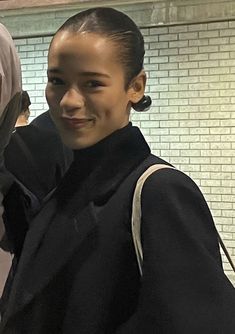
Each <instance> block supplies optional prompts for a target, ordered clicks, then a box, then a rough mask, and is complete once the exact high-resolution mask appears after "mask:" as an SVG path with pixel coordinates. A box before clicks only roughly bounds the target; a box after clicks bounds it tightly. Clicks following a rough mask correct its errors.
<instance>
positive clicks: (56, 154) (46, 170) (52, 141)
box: [4, 123, 73, 201]
mask: <svg viewBox="0 0 235 334" xmlns="http://www.w3.org/2000/svg"><path fill="white" fill-rule="evenodd" d="M4 159H5V166H6V168H7V169H8V170H9V171H10V172H11V173H12V174H13V175H14V176H15V178H16V179H17V180H18V181H20V182H21V183H22V184H23V185H24V186H25V187H26V188H27V189H28V190H29V191H30V192H32V193H33V194H34V195H35V196H36V197H37V198H38V199H39V200H40V201H41V200H43V198H44V197H45V196H47V195H48V193H49V192H50V191H51V190H52V189H54V188H55V187H56V186H57V184H58V183H59V182H60V180H61V178H62V177H63V175H64V173H65V172H66V170H67V169H68V167H69V166H70V164H71V162H72V160H73V152H72V151H71V150H70V149H68V148H66V147H65V146H64V145H63V144H62V141H61V139H60V137H59V135H58V133H56V132H55V131H49V130H44V129H43V128H40V127H38V126H35V125H33V124H31V123H30V124H29V125H27V126H22V127H17V128H16V131H15V132H14V133H13V134H12V136H11V140H10V142H9V144H8V146H7V148H6V149H5V152H4Z"/></svg>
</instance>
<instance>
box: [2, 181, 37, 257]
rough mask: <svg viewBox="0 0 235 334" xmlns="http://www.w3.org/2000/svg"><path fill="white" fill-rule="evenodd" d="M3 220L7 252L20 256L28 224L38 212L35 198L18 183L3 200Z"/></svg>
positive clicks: (15, 183)
mask: <svg viewBox="0 0 235 334" xmlns="http://www.w3.org/2000/svg"><path fill="white" fill-rule="evenodd" d="M3 206H4V214H3V220H4V224H5V230H6V238H5V239H7V242H5V244H6V245H7V247H8V250H9V251H10V252H12V253H14V254H15V256H16V257H19V256H20V253H21V250H22V247H23V243H24V239H25V235H26V233H27V230H28V226H29V222H30V220H31V219H32V217H33V215H34V214H35V213H36V212H37V211H38V210H39V207H40V203H39V202H38V200H37V198H36V197H35V196H34V195H33V194H32V193H31V192H30V191H28V190H27V189H26V188H24V187H23V185H22V186H21V185H20V184H19V183H17V182H14V183H13V185H12V186H11V188H10V189H9V191H8V193H7V195H6V196H5V197H4V200H3Z"/></svg>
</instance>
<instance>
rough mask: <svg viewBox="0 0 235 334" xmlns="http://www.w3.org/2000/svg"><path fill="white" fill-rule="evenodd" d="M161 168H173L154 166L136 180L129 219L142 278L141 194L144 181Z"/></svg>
mask: <svg viewBox="0 0 235 334" xmlns="http://www.w3.org/2000/svg"><path fill="white" fill-rule="evenodd" d="M163 168H173V169H174V167H172V166H168V165H164V164H155V165H152V166H150V167H149V168H147V169H146V171H145V172H144V173H143V174H142V175H141V176H140V178H139V179H138V181H137V183H136V186H135V191H134V195H133V201H132V217H131V228H132V237H133V242H134V247H135V252H136V257H137V261H138V266H139V271H140V275H141V276H142V275H143V273H142V264H143V250H142V245H141V236H140V227H141V192H142V188H143V185H144V182H145V180H146V179H147V178H148V177H149V176H150V175H151V174H152V173H154V172H156V171H158V170H160V169H163Z"/></svg>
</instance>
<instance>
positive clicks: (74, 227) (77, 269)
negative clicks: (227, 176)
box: [0, 8, 235, 334]
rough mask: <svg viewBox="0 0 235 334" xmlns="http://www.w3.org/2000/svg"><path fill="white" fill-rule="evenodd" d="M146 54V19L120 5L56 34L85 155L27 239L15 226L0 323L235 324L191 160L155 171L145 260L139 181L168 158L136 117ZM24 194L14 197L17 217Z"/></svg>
mask: <svg viewBox="0 0 235 334" xmlns="http://www.w3.org/2000/svg"><path fill="white" fill-rule="evenodd" d="M143 56H144V43H143V37H142V35H141V34H140V32H139V30H138V28H137V27H136V25H135V24H134V23H133V22H132V21H131V20H130V19H129V18H128V17H127V16H126V15H124V14H122V13H120V12H118V11H116V10H114V9H111V8H95V9H90V10H87V11H84V12H81V13H79V14H77V15H75V16H74V17H72V18H70V19H68V20H67V21H66V22H65V24H64V25H62V27H61V28H60V29H59V30H58V31H57V33H56V34H55V36H54V38H53V40H52V42H51V45H50V49H49V57H48V84H47V88H46V96H47V101H48V104H49V107H50V112H51V115H52V118H53V120H54V122H55V124H56V126H57V127H58V129H59V132H60V134H61V137H62V139H63V141H64V143H65V144H66V145H67V146H69V147H70V148H72V149H73V150H74V152H75V160H74V162H73V163H72V165H71V168H70V169H69V171H68V172H67V174H66V175H65V177H64V179H63V181H62V183H61V184H60V185H59V187H58V188H57V190H56V191H55V193H54V194H53V196H52V198H51V199H50V200H49V201H48V203H47V204H46V205H45V207H44V208H43V209H42V211H41V212H40V213H39V214H38V215H37V217H36V218H35V219H34V220H33V221H32V222H31V223H30V228H29V230H28V232H27V234H26V237H25V241H24V244H23V249H22V245H20V242H22V243H23V241H22V238H19V240H18V239H17V238H15V237H14V233H13V232H14V231H15V230H14V226H10V228H9V230H10V231H11V233H9V235H11V237H12V236H13V237H12V240H13V242H14V246H15V247H16V249H17V250H18V258H19V263H18V268H17V272H16V275H15V278H14V282H13V285H12V289H11V293H10V296H9V299H8V305H7V308H6V311H5V312H4V314H3V320H2V325H1V330H0V333H4V334H8V333H9V334H10V333H11V334H12V333H17V334H18V333H24V334H29V333H30V334H31V333H33V334H39V333H40V334H49V333H50V334H54V333H56V334H58V333H66V334H72V333H76V334H77V333H79V334H98V333H100V334H101V333H102V334H103V333H106V334H111V333H116V334H117V333H118V334H123V333H125V334H132V333H135V334H136V333H137V334H138V333H139V334H140V333H148V334H151V333H153V334H156V333H163V334H166V333H171V334H184V333H187V334H189V333H190V334H196V333H197V334H198V333H205V334H209V333H211V334H212V333H213V334H219V333H223V334H232V333H234V328H235V326H234V325H235V316H234V315H235V311H234V310H235V297H234V289H233V287H232V285H231V283H230V282H229V281H228V279H227V278H226V276H225V275H224V273H223V270H222V266H221V259H220V254H219V247H218V243H217V237H216V230H215V227H214V223H213V220H212V217H211V214H210V212H209V209H208V207H207V205H206V203H205V200H204V198H203V196H202V194H201V193H200V191H199V189H198V188H197V186H196V185H195V184H194V183H193V181H192V180H191V179H189V178H188V177H187V176H186V175H184V174H183V173H181V172H180V171H177V170H174V169H163V170H161V171H158V172H157V173H154V174H152V175H151V176H150V177H149V178H148V180H147V181H146V183H145V186H144V188H143V193H142V231H141V236H142V244H143V252H144V262H143V276H142V278H141V277H140V274H139V271H138V265H137V260H136V254H135V251H134V246H133V240H132V235H131V222H130V220H131V202H132V196H133V190H134V187H135V184H136V181H137V180H138V178H139V177H140V175H141V174H142V173H143V171H145V170H146V169H147V167H149V166H150V165H152V164H158V163H163V161H162V160H161V159H160V158H158V157H155V156H153V155H151V153H150V149H149V147H148V145H147V143H146V142H145V140H144V138H143V136H142V134H141V132H140V131H139V129H138V128H136V127H133V126H132V125H131V123H129V114H130V109H131V107H133V108H134V109H136V110H144V109H145V108H146V107H148V106H149V104H150V99H149V98H147V97H145V96H144V88H145V81H146V76H145V72H144V70H143ZM14 194H15V193H14ZM14 194H12V191H11V192H10V194H8V198H6V200H5V205H6V211H7V212H8V214H7V218H8V221H7V224H8V225H9V224H10V222H11V221H12V216H11V215H10V214H9V211H10V210H8V205H9V204H8V203H9V202H8V201H10V197H11V196H14ZM22 216H23V215H22ZM18 217H19V214H18ZM13 221H14V219H13ZM21 221H22V219H21ZM18 235H19V234H18ZM17 241H18V243H17Z"/></svg>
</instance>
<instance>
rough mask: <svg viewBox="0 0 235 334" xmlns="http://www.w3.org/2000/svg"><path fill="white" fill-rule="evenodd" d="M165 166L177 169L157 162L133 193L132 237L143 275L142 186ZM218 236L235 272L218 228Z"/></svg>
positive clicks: (139, 180)
mask: <svg viewBox="0 0 235 334" xmlns="http://www.w3.org/2000/svg"><path fill="white" fill-rule="evenodd" d="M163 168H172V169H175V168H174V167H172V166H168V165H164V164H155V165H152V166H150V167H149V168H147V169H146V171H145V172H144V173H143V174H142V175H141V176H140V178H139V179H138V181H137V183H136V186H135V191H134V195H133V200H132V217H131V229H132V238H133V242H134V247H135V253H136V258H137V262H138V266H139V271H140V275H141V276H143V271H142V265H143V249H142V244H141V233H140V228H141V193H142V188H143V186H144V182H145V181H146V179H147V178H148V177H149V176H150V175H151V174H152V173H154V172H156V171H158V170H160V169H163ZM216 232H217V236H218V241H219V244H220V246H221V247H222V249H223V251H224V254H225V256H226V257H227V259H228V261H229V263H230V265H231V267H232V269H233V271H234V272H235V265H234V263H233V261H232V259H231V257H230V255H229V253H228V251H227V249H226V247H225V245H224V243H223V240H222V239H221V237H220V235H219V232H218V231H217V230H216Z"/></svg>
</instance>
